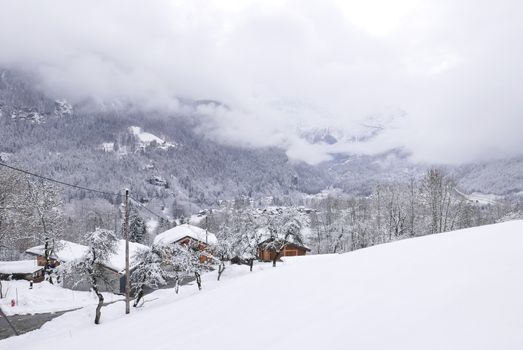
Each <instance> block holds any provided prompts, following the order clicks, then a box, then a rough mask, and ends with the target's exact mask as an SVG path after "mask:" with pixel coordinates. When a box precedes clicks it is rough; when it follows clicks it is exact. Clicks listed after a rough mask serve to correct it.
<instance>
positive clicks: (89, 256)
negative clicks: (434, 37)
mask: <svg viewBox="0 0 523 350" xmlns="http://www.w3.org/2000/svg"><path fill="white" fill-rule="evenodd" d="M117 242H118V239H117V238H116V235H115V234H114V232H113V231H110V230H106V229H96V230H95V231H93V232H89V233H87V234H86V235H85V237H84V243H85V244H86V245H87V247H88V248H89V249H88V250H87V252H86V254H85V255H84V256H83V257H82V258H81V259H79V260H77V261H74V262H71V263H69V264H66V265H69V266H66V267H65V268H66V269H67V270H70V272H73V273H75V274H76V275H77V276H78V277H79V282H80V281H82V280H85V281H87V282H88V283H89V285H90V286H91V289H92V290H93V292H94V293H95V294H96V296H97V297H98V305H97V307H96V314H95V319H94V323H95V324H99V323H100V316H101V309H102V306H103V303H104V297H103V295H102V293H101V292H100V289H99V283H100V282H103V281H105V274H104V271H105V268H104V267H103V265H102V264H103V263H105V262H107V261H108V260H109V257H110V256H111V255H112V254H114V253H115V252H116V248H117Z"/></svg>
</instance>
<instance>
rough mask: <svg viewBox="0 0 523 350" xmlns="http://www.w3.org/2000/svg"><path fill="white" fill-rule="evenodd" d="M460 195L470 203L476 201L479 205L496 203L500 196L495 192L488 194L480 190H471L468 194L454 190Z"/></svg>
mask: <svg viewBox="0 0 523 350" xmlns="http://www.w3.org/2000/svg"><path fill="white" fill-rule="evenodd" d="M456 191H457V192H458V193H459V194H460V195H462V196H463V197H465V199H467V200H468V201H470V202H472V203H476V204H479V205H488V204H492V205H493V204H496V202H497V201H499V200H500V199H501V198H502V196H498V195H496V194H488V193H481V192H473V193H470V194H466V193H463V192H460V191H458V190H456Z"/></svg>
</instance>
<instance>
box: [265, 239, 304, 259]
mask: <svg viewBox="0 0 523 350" xmlns="http://www.w3.org/2000/svg"><path fill="white" fill-rule="evenodd" d="M282 245H283V248H282V249H281V251H280V254H279V256H278V258H281V257H284V256H302V255H306V254H307V252H310V251H311V250H310V248H308V247H306V246H304V245H302V244H298V243H294V242H289V241H285V240H278V239H276V238H269V239H266V240H265V241H263V242H261V243H260V244H258V259H259V260H261V261H273V260H274V258H276V254H277V253H278V252H277V247H281V246H282Z"/></svg>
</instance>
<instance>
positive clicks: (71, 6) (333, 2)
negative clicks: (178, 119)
mask: <svg viewBox="0 0 523 350" xmlns="http://www.w3.org/2000/svg"><path fill="white" fill-rule="evenodd" d="M0 5H1V8H2V11H1V12H0V47H1V53H0V65H1V66H2V67H4V68H5V69H11V70H17V71H23V72H28V73H30V74H32V75H33V76H34V77H35V87H36V88H38V89H39V91H42V92H43V93H45V94H47V95H49V96H62V97H64V98H66V99H67V100H68V101H70V102H71V103H73V104H79V103H82V102H85V101H86V100H88V99H89V100H94V101H98V102H99V103H104V104H105V105H107V104H111V105H114V104H115V103H119V104H120V105H127V104H133V105H136V106H140V108H141V109H142V110H144V111H149V112H151V114H158V113H156V112H159V111H160V112H161V113H160V114H164V115H165V114H168V115H174V114H176V115H178V116H183V115H189V114H197V115H200V116H201V117H202V118H205V119H206V123H205V124H204V125H203V126H202V127H201V128H199V130H200V132H201V133H203V135H204V136H205V137H206V138H207V139H209V140H212V141H216V142H219V143H221V144H225V145H229V146H230V145H235V146H250V147H277V148H280V149H283V150H284V151H285V152H286V154H287V155H288V156H289V157H290V158H292V159H295V160H303V161H306V162H308V163H310V164H318V163H320V162H322V161H327V160H329V159H332V155H333V154H348V153H349V154H360V155H376V154H381V153H383V152H388V151H390V150H393V149H398V150H402V151H401V152H403V153H404V154H405V155H406V156H408V157H409V159H411V160H412V161H415V162H418V161H421V162H425V163H443V164H447V163H451V164H459V163H471V162H477V161H490V160H494V159H505V158H507V157H518V156H521V150H522V149H523V139H522V138H521V137H520V133H521V130H522V129H523V118H521V113H522V110H523V106H522V103H523V102H522V101H521V98H520V93H519V92H520V91H521V88H522V86H521V84H522V81H523V79H522V78H523V76H522V75H523V69H521V65H522V63H521V62H523V60H522V58H523V57H522V56H523V47H522V45H523V41H522V40H521V32H522V29H523V28H522V26H523V24H522V22H521V21H520V19H519V14H520V13H521V10H523V8H522V7H523V5H522V4H521V2H520V1H517V0H504V1H501V2H500V3H496V5H495V6H494V5H493V4H492V3H491V2H489V1H460V2H459V3H456V2H453V1H447V0H444V1H416V0H401V1H396V2H394V4H391V3H390V2H387V1H382V0H373V1H366V2H365V3H364V4H363V3H361V2H357V1H337V0H329V1H322V2H321V3H318V2H313V1H250V2H242V1H234V0H228V1H207V2H201V1H144V0H133V1H119V0H112V1H75V2H70V1H65V0H54V1H47V2H41V1H37V0H33V1H23V2H21V1H1V3H0ZM20 18H23V20H20ZM196 100H212V101H217V102H219V103H213V104H199V105H198V104H196V105H195V104H187V103H186V101H196ZM153 112H154V113H153ZM188 112H189V113H188ZM375 121H378V123H374V122H375ZM381 122H385V124H386V125H387V127H385V128H382V130H380V132H379V133H377V134H376V135H374V136H373V137H370V138H369V137H368V135H369V133H370V132H371V131H370V130H375V129H376V126H378V127H381V126H382V125H381V124H380V123H381ZM326 129H328V130H331V131H332V134H333V135H331V136H333V137H334V138H336V140H337V142H310V138H308V137H304V135H306V134H309V135H310V134H311V132H312V133H314V132H315V130H326ZM334 134H336V135H344V136H342V137H341V138H340V139H339V140H338V138H337V137H336V136H335V135H334ZM332 140H333V139H331V141H332ZM316 141H318V140H316Z"/></svg>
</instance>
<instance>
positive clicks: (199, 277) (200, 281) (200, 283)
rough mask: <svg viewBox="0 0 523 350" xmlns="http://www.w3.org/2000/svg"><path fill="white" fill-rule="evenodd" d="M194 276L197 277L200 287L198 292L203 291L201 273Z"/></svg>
mask: <svg viewBox="0 0 523 350" xmlns="http://www.w3.org/2000/svg"><path fill="white" fill-rule="evenodd" d="M194 276H195V277H196V284H197V285H198V290H202V277H201V276H200V273H199V272H195V273H194Z"/></svg>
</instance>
